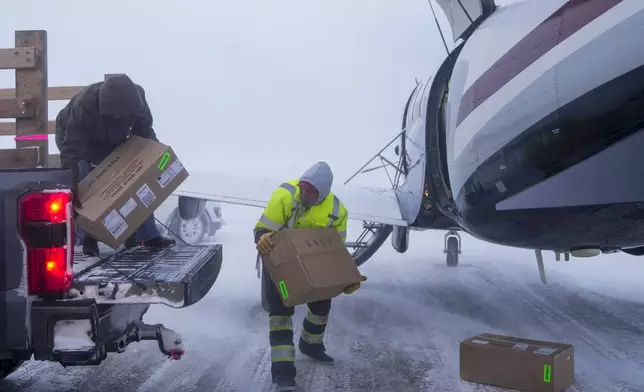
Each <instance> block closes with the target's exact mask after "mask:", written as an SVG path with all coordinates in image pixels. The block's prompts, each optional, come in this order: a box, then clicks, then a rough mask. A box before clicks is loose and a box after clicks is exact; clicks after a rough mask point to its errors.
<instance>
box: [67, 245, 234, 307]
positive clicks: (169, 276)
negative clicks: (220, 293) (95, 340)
mask: <svg viewBox="0 0 644 392" xmlns="http://www.w3.org/2000/svg"><path fill="white" fill-rule="evenodd" d="M222 252H223V247H222V246H221V245H219V244H218V245H176V246H174V247H172V248H168V249H152V248H144V247H138V248H134V249H130V250H126V251H122V252H116V253H112V254H110V255H108V256H105V257H103V258H102V259H99V258H95V257H92V258H88V257H85V256H83V255H82V252H80V249H78V250H76V249H75V252H74V284H73V289H72V290H71V291H70V297H71V298H75V299H78V298H93V299H94V300H95V301H96V302H97V303H101V304H165V305H168V306H171V307H174V308H183V307H187V306H190V305H192V304H194V303H196V302H198V301H200V300H201V299H202V298H203V297H204V296H205V295H206V293H207V292H208V291H209V290H210V288H211V287H212V286H213V284H214V283H215V281H216V280H217V277H218V276H219V272H220V270H221V263H222Z"/></svg>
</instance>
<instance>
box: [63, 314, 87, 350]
mask: <svg viewBox="0 0 644 392" xmlns="http://www.w3.org/2000/svg"><path fill="white" fill-rule="evenodd" d="M91 335H92V325H91V324H90V321H89V320H61V321H58V322H56V325H55V326H54V351H88V350H91V349H93V348H94V341H93V340H92V338H91Z"/></svg>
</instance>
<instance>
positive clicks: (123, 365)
mask: <svg viewBox="0 0 644 392" xmlns="http://www.w3.org/2000/svg"><path fill="white" fill-rule="evenodd" d="M223 207H224V214H225V216H226V222H227V225H226V226H225V227H224V228H223V229H222V231H221V232H218V233H217V236H216V240H217V241H219V242H221V243H223V244H224V266H223V269H222V273H221V275H220V277H219V279H218V281H217V282H216V284H215V286H214V287H213V288H212V290H211V291H210V293H209V294H208V296H207V297H206V298H205V299H204V300H202V301H201V302H199V303H198V304H196V305H194V306H192V307H189V308H186V309H181V310H174V309H170V308H168V307H165V306H162V305H159V306H154V307H152V309H151V310H150V311H149V312H148V314H147V315H146V316H145V321H147V322H149V323H156V322H161V323H164V324H165V325H166V326H168V327H170V328H173V329H175V330H176V331H178V332H180V333H181V334H183V336H184V339H185V341H184V342H185V347H186V356H185V357H184V358H183V359H182V360H181V361H168V360H166V359H165V358H164V357H163V356H162V355H161V354H160V353H159V351H158V349H157V347H156V343H154V342H144V343H137V344H133V345H130V347H129V349H128V351H127V352H126V353H124V354H120V355H110V357H109V358H108V360H106V361H105V362H104V363H103V364H101V365H100V366H97V367H86V368H67V369H64V368H62V367H61V366H60V365H58V364H52V363H28V364H26V365H24V366H23V367H22V368H21V369H20V370H19V371H17V372H16V373H14V374H13V375H11V376H10V377H9V378H8V379H7V380H5V381H2V382H0V390H2V391H6V392H18V391H30V392H49V391H51V392H60V391H83V392H87V391H109V390H112V391H119V392H133V391H140V392H148V391H149V392H156V391H167V392H173V391H194V392H201V391H204V392H205V391H270V390H272V386H271V383H270V351H269V350H268V325H267V324H268V317H267V315H266V313H264V311H263V310H262V309H261V307H260V305H259V280H258V279H257V278H256V275H255V269H254V264H255V250H254V247H253V244H252V234H251V230H252V226H253V224H254V220H255V219H256V218H257V217H258V214H259V213H260V210H257V209H251V208H242V207H235V206H229V205H225V206H223ZM353 234H357V233H356V232H354V233H353ZM442 237H443V233H441V232H431V231H426V232H419V233H413V234H412V242H411V246H410V249H409V251H408V252H407V253H406V254H403V255H401V254H397V253H396V252H395V251H394V250H393V249H391V247H390V246H389V243H386V244H385V245H384V246H383V248H382V249H381V250H380V251H379V252H378V254H377V255H376V256H375V257H374V258H372V259H371V260H370V261H368V262H367V263H366V264H365V265H364V266H363V267H362V268H361V271H362V273H363V274H364V275H366V276H368V278H369V279H368V281H367V282H365V283H364V286H363V288H362V289H360V290H358V291H357V292H356V293H355V294H353V295H351V296H341V297H339V298H337V299H336V300H335V301H334V304H333V307H332V311H331V318H330V325H329V328H328V334H327V339H326V342H327V347H328V350H329V354H331V355H332V356H334V357H335V359H336V364H335V365H334V366H332V367H328V366H319V365H316V364H314V363H312V362H310V361H309V360H307V359H304V358H302V357H301V356H299V353H298V356H299V357H298V362H297V366H298V371H299V374H298V381H299V384H300V385H302V386H303V388H302V390H303V391H324V392H326V391H392V392H393V391H395V392H402V391H409V392H413V391H440V392H447V391H496V390H497V389H496V388H493V387H487V386H479V385H474V384H470V383H467V382H464V381H460V380H459V366H458V344H459V342H460V341H461V340H463V339H465V338H467V337H470V336H473V335H476V334H479V333H484V332H491V333H500V334H510V335H518V336H523V337H527V338H535V339H545V340H556V341H561V342H566V343H571V344H574V345H575V356H576V358H575V364H576V377H577V383H576V385H575V387H574V388H571V389H570V390H571V391H584V392H591V391H601V392H612V391H615V392H617V391H619V392H634V391H642V390H644V338H643V335H644V320H643V316H644V300H642V299H643V298H644V285H642V284H641V283H640V277H641V276H642V275H644V274H643V273H644V259H641V258H637V257H632V256H628V255H625V254H616V255H604V256H600V257H597V258H594V259H574V258H573V259H572V260H571V262H569V263H564V262H559V263H557V262H555V260H554V255H553V254H552V253H546V254H544V257H545V259H546V271H547V274H548V280H549V286H548V287H544V286H543V285H542V284H541V282H540V280H539V273H538V270H537V267H536V262H535V260H534V254H533V252H531V251H528V250H517V249H509V248H503V247H499V246H495V245H491V244H487V243H483V242H480V241H477V240H475V239H473V238H471V237H469V236H464V237H463V239H464V242H463V254H462V257H461V263H460V265H459V266H458V267H457V268H448V267H446V266H445V263H444V254H443V253H442ZM304 311H305V309H304V307H298V309H297V311H296V317H297V323H296V325H297V326H298V330H299V328H300V326H301V319H302V317H303V316H304Z"/></svg>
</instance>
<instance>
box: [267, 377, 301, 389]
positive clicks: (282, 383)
mask: <svg viewBox="0 0 644 392" xmlns="http://www.w3.org/2000/svg"><path fill="white" fill-rule="evenodd" d="M273 382H274V383H275V384H277V390H278V391H279V392H287V391H291V392H292V391H296V390H297V385H296V384H295V380H294V379H292V378H287V377H278V378H277V379H275V378H274V379H273Z"/></svg>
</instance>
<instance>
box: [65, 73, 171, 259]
mask: <svg viewBox="0 0 644 392" xmlns="http://www.w3.org/2000/svg"><path fill="white" fill-rule="evenodd" d="M130 135H136V136H140V137H144V138H147V139H153V140H156V141H158V139H157V136H156V134H155V132H154V129H153V128H152V113H151V112H150V107H149V106H148V103H147V101H146V99H145V91H144V90H143V88H142V87H141V86H139V85H138V84H135V83H134V82H133V81H132V80H131V79H130V78H129V77H128V76H127V75H113V76H111V77H109V78H107V79H106V80H105V81H103V82H98V83H94V84H91V85H89V86H87V87H86V88H84V89H83V90H82V91H80V92H79V93H78V94H76V96H74V97H73V98H72V99H71V100H70V101H69V103H68V104H67V105H66V106H65V107H64V108H63V109H62V110H61V111H60V113H58V116H57V117H56V145H57V146H58V150H59V151H60V161H61V166H62V167H63V168H68V169H71V170H72V171H73V172H74V175H75V178H76V184H78V182H80V181H81V180H82V179H83V178H85V177H86V176H87V175H88V174H89V173H90V172H91V171H92V170H93V168H95V167H96V166H97V165H98V164H99V163H101V161H103V160H104V159H105V158H107V156H108V155H109V154H110V153H111V152H112V151H114V149H115V148H116V147H117V146H118V145H120V144H121V143H123V142H125V140H127V138H128V137H129V136H130ZM76 195H77V192H74V197H75V200H74V204H75V205H76V206H77V207H79V206H80V201H79V200H78V199H77V198H76ZM77 233H78V234H79V237H81V238H82V243H83V254H85V255H87V256H98V255H99V250H98V242H97V240H96V239H95V238H93V237H91V236H89V235H87V234H86V233H82V232H80V231H79V230H78V229H77ZM137 245H144V246H148V247H158V248H167V247H171V246H173V245H175V241H174V240H173V239H171V238H167V237H164V236H162V235H161V234H160V233H159V230H158V228H157V226H156V224H155V220H154V215H152V216H151V217H150V218H149V219H148V220H146V221H145V222H144V223H143V225H141V227H140V228H139V229H138V230H137V231H136V232H135V233H134V234H133V235H132V236H131V237H130V238H128V240H127V241H126V243H125V246H126V247H134V246H137Z"/></svg>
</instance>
